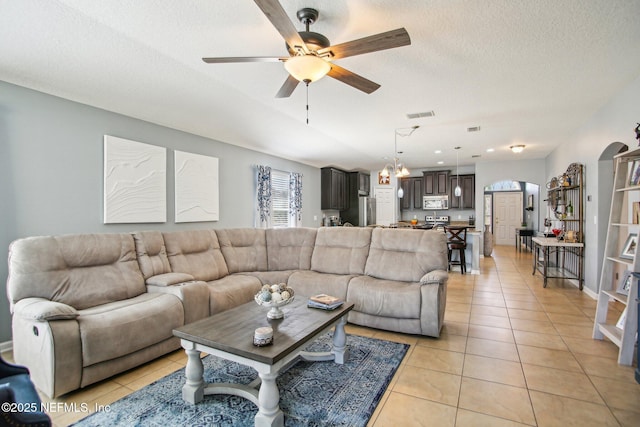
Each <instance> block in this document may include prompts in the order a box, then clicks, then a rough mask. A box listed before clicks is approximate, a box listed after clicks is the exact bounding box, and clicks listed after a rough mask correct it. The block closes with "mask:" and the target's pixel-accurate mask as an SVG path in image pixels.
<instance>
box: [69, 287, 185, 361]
mask: <svg viewBox="0 0 640 427" xmlns="http://www.w3.org/2000/svg"><path fill="white" fill-rule="evenodd" d="M79 314H80V315H79V316H78V319H77V320H78V324H79V326H80V337H81V341H82V365H83V366H84V367H87V366H90V365H93V364H95V363H99V362H103V361H105V360H111V359H116V358H118V357H121V356H124V355H127V354H129V353H133V352H135V351H138V350H140V349H143V348H145V347H149V346H151V345H153V344H156V343H159V342H161V341H163V340H166V339H167V338H171V337H172V336H173V329H174V328H177V327H180V326H182V325H184V312H183V309H182V303H181V302H180V299H179V298H178V297H176V296H174V295H169V294H160V293H147V294H143V295H140V296H138V297H135V298H131V299H128V300H125V301H118V302H113V303H110V304H104V305H101V306H97V307H93V308H90V309H86V310H80V313H79Z"/></svg>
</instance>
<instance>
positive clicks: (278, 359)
mask: <svg viewBox="0 0 640 427" xmlns="http://www.w3.org/2000/svg"><path fill="white" fill-rule="evenodd" d="M351 309H353V303H347V302H345V303H344V304H343V305H342V306H341V307H339V308H336V309H335V310H333V311H325V310H319V309H314V308H308V307H307V300H306V298H305V297H300V298H297V299H296V300H294V301H293V302H291V303H290V304H288V305H286V306H284V307H282V310H283V311H284V313H285V316H284V319H278V320H269V319H267V311H268V309H266V308H265V307H261V306H259V305H258V304H256V303H255V302H250V303H247V304H244V305H241V306H239V307H236V308H233V309H231V310H227V311H224V312H222V313H218V314H216V315H214V316H211V317H208V318H206V319H202V320H199V321H197V322H194V323H190V324H188V325H185V326H182V327H180V328H177V329H174V330H173V334H174V335H175V336H177V337H179V338H180V339H181V344H182V347H183V348H184V349H185V351H186V353H187V367H186V377H187V379H186V383H185V385H184V387H182V398H183V399H184V400H185V401H187V402H189V403H192V404H195V403H198V402H200V401H201V400H202V399H203V398H204V395H207V394H232V395H236V396H241V397H244V398H246V399H248V400H250V401H251V402H253V403H255V404H256V405H257V406H258V414H257V415H256V417H255V425H256V426H282V425H284V414H283V413H282V411H281V410H280V406H279V401H280V392H279V391H278V386H277V384H276V378H277V377H278V373H279V372H280V371H281V370H282V368H284V367H286V366H287V365H288V364H289V363H290V362H292V361H293V360H294V359H295V358H296V357H302V358H304V359H306V360H311V361H322V360H333V361H334V362H335V363H339V364H343V363H344V362H346V360H347V358H348V348H347V337H346V334H345V332H344V325H345V324H346V323H347V317H346V315H347V313H348V312H349V311H351ZM334 325H335V331H334V334H333V346H332V349H331V351H329V352H321V353H311V352H306V351H302V349H303V348H304V347H305V344H307V343H309V342H310V341H312V340H314V339H315V338H317V337H318V336H320V335H321V334H322V333H324V332H327V331H328V330H329V329H330V328H331V327H332V326H334ZM263 326H271V327H272V328H273V344H272V345H269V346H265V347H256V346H254V345H253V333H254V331H255V330H256V329H257V328H259V327H263ZM200 352H205V353H208V354H212V355H214V356H218V357H221V358H223V359H227V360H231V361H234V362H237V363H240V364H243V365H246V366H250V367H252V368H253V369H255V370H256V371H258V378H256V380H255V381H253V382H252V383H251V384H249V385H242V384H222V383H216V384H206V383H205V382H204V381H203V373H204V367H203V364H202V360H201V359H200ZM261 383H262V384H261Z"/></svg>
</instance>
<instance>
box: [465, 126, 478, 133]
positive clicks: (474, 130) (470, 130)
mask: <svg viewBox="0 0 640 427" xmlns="http://www.w3.org/2000/svg"><path fill="white" fill-rule="evenodd" d="M478 131H480V126H473V127H470V128H467V132H478Z"/></svg>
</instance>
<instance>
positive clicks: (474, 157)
mask: <svg viewBox="0 0 640 427" xmlns="http://www.w3.org/2000/svg"><path fill="white" fill-rule="evenodd" d="M478 157H480V154H473V155H472V156H471V158H472V159H477V158H478Z"/></svg>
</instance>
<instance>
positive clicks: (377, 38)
mask: <svg viewBox="0 0 640 427" xmlns="http://www.w3.org/2000/svg"><path fill="white" fill-rule="evenodd" d="M410 44H411V38H409V33H407V30H405V29H404V28H398V29H396V30H391V31H387V32H385V33H379V34H374V35H372V36H368V37H363V38H361V39H357V40H352V41H350V42H345V43H340V44H337V45H335V46H329V47H326V48H324V49H320V50H319V51H318V55H320V56H322V55H323V54H326V53H328V52H331V54H332V56H331V59H332V60H334V59H340V58H346V57H348V56H354V55H362V54H363V53H370V52H376V51H379V50H385V49H392V48H394V47H400V46H407V45H410Z"/></svg>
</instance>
